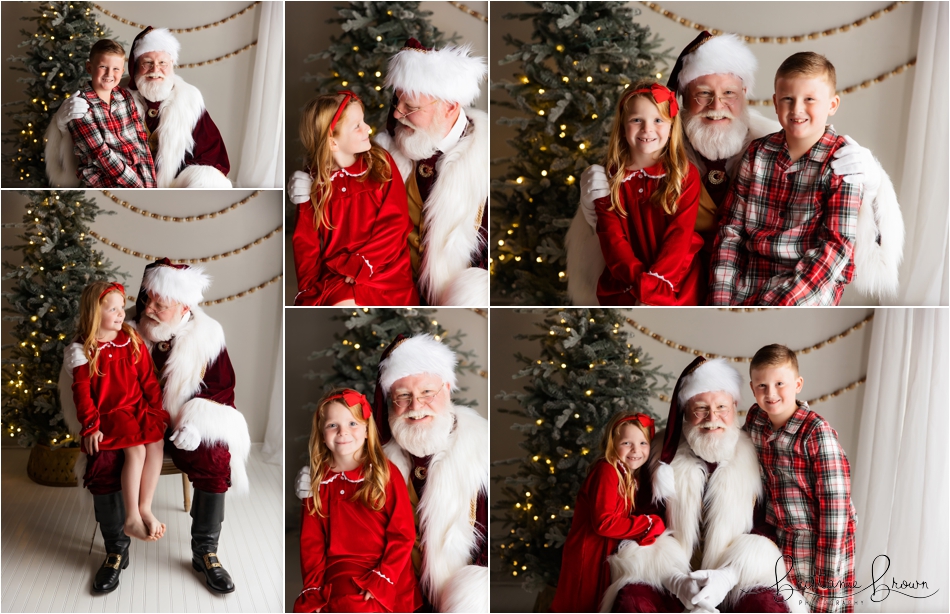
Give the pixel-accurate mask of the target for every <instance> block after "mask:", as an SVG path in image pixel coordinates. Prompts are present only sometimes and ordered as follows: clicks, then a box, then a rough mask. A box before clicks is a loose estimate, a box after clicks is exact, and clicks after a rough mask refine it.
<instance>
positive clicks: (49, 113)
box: [3, 2, 112, 188]
mask: <svg viewBox="0 0 950 614" xmlns="http://www.w3.org/2000/svg"><path fill="white" fill-rule="evenodd" d="M94 10H95V6H94V5H93V3H92V2H39V3H37V7H36V9H35V11H34V12H35V15H34V16H32V17H24V18H23V19H26V20H28V21H35V22H36V29H35V31H33V32H28V31H27V30H20V32H21V33H22V34H23V36H24V37H25V40H24V41H23V42H22V43H20V45H19V47H21V48H24V47H25V48H26V54H25V55H22V56H15V57H11V58H8V60H10V61H15V62H20V63H21V64H22V66H14V67H13V70H18V71H21V72H25V73H26V74H27V76H26V77H21V78H20V81H21V82H22V83H25V84H26V88H25V89H26V98H25V99H24V100H19V101H14V104H15V107H14V110H12V111H9V112H8V114H9V115H10V116H11V117H12V119H13V128H12V129H11V130H9V131H7V132H6V133H5V134H4V135H3V141H4V142H5V143H13V144H15V145H16V153H15V154H12V155H10V156H7V155H4V156H3V173H4V185H15V186H22V187H30V188H34V187H47V186H49V180H48V179H47V178H46V162H45V161H44V155H43V149H44V147H45V146H46V144H45V142H44V135H45V134H46V128H47V126H48V125H49V122H50V120H51V119H52V117H53V114H54V113H55V112H56V110H57V109H59V107H60V105H61V104H63V101H64V100H65V99H66V98H69V97H70V96H71V95H72V94H73V93H75V92H76V91H77V90H78V89H79V87H80V86H81V85H82V83H83V82H84V81H86V80H88V79H89V75H88V74H87V73H86V71H85V64H86V60H87V59H89V50H90V49H91V48H92V46H93V45H94V44H95V43H96V41H97V40H99V39H100V38H111V37H112V33H111V32H110V31H109V30H108V29H107V28H105V27H104V26H102V25H100V24H99V22H98V21H97V20H96V16H95V14H94V13H93V11H94Z"/></svg>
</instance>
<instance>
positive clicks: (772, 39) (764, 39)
mask: <svg viewBox="0 0 950 614" xmlns="http://www.w3.org/2000/svg"><path fill="white" fill-rule="evenodd" d="M640 4H642V5H643V6H645V7H647V8H649V9H650V10H652V11H655V12H657V13H659V14H660V15H663V16H664V17H666V18H667V19H669V20H671V21H675V22H676V23H678V24H680V25H683V26H686V27H687V28H692V29H694V30H697V31H699V32H702V31H703V30H706V31H707V32H709V33H710V34H712V35H713V36H717V35H719V34H723V33H724V32H723V30H717V29H716V28H710V27H709V26H704V25H703V24H701V23H695V22H693V21H690V20H689V19H686V18H685V17H680V16H679V15H677V14H675V13H673V12H672V11H668V10H666V9H664V8H663V7H662V6H660V5H659V4H656V3H655V2H640ZM902 4H907V3H906V2H894V3H891V4H889V5H887V6H885V7H884V8H882V9H879V10H877V11H874V12H873V13H871V14H870V15H868V16H867V17H862V18H861V19H858V20H855V21H852V22H851V23H846V24H844V25H842V26H838V27H837V28H829V29H828V30H822V31H821V32H812V33H811V34H799V35H797V36H744V35H742V34H739V36H741V37H742V40H744V41H745V42H746V43H749V44H753V43H778V44H779V45H784V44H785V43H800V42H802V41H806V40H815V39H816V38H824V37H826V36H833V35H835V34H839V33H842V32H848V31H850V30H851V29H853V28H860V27H861V26H863V25H864V24H866V23H867V22H869V21H873V20H875V19H877V18H878V17H880V16H881V15H884V14H886V13H890V12H891V11H893V10H894V9H896V8H897V7H898V6H900V5H902Z"/></svg>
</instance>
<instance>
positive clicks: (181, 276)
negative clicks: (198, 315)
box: [135, 258, 211, 313]
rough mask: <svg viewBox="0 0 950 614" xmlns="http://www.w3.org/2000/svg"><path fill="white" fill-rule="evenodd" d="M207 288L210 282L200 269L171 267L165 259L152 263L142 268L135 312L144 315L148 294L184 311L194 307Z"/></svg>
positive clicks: (184, 265) (181, 266)
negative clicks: (154, 295)
mask: <svg viewBox="0 0 950 614" xmlns="http://www.w3.org/2000/svg"><path fill="white" fill-rule="evenodd" d="M210 285H211V278H210V277H208V275H207V274H206V273H205V272H204V269H202V268H201V267H193V266H188V265H187V264H173V263H172V261H171V260H169V259H168V258H162V259H160V260H156V261H155V262H153V263H151V264H149V265H148V266H146V267H145V275H144V276H143V277H142V288H141V290H139V295H138V299H137V300H136V303H135V305H136V307H137V310H136V311H137V312H138V313H144V311H145V302H146V300H147V298H148V293H149V292H152V293H153V294H156V295H158V296H160V297H162V298H166V299H169V300H172V301H175V302H177V303H181V304H182V305H187V306H188V307H192V308H194V307H197V306H198V304H199V303H200V302H201V301H202V300H203V298H204V291H205V290H207V289H208V287H209V286H210ZM140 303H141V304H140Z"/></svg>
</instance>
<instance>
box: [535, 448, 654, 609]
mask: <svg viewBox="0 0 950 614" xmlns="http://www.w3.org/2000/svg"><path fill="white" fill-rule="evenodd" d="M621 467H623V466H622V465H621ZM624 470H625V469H624V468H621V471H624ZM619 486H620V476H618V475H617V472H616V470H614V468H613V466H611V464H610V463H608V462H607V461H606V460H604V459H600V460H598V461H597V462H596V463H594V466H593V467H592V468H591V472H590V474H589V475H588V476H587V479H586V480H585V481H584V484H583V486H581V489H580V492H578V493H577V503H576V504H575V505H574V519H573V521H572V522H571V530H570V532H569V533H568V534H567V541H566V542H565V543H564V551H563V553H562V555H561V575H560V577H559V579H558V583H557V593H556V594H555V595H554V601H553V602H552V603H551V611H552V612H599V611H600V600H601V599H602V598H603V596H604V593H605V592H606V591H607V587H608V586H610V569H609V567H608V565H607V557H608V556H610V555H611V554H613V553H615V552H616V551H617V546H618V545H619V543H620V540H623V539H632V540H635V541H637V542H638V543H639V544H640V545H642V546H646V545H649V544H652V543H653V542H654V541H656V537H657V536H658V535H660V534H661V533H662V532H663V530H664V528H665V527H664V526H663V521H662V519H661V518H660V517H659V516H653V515H647V514H640V515H634V514H632V513H631V509H630V506H629V505H628V504H626V503H625V502H624V499H623V496H622V495H621V494H620V491H619ZM639 494H640V493H639V489H638V495H639ZM637 501H638V502H639V501H640V496H638V497H637ZM644 511H646V510H644Z"/></svg>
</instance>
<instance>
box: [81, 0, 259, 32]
mask: <svg viewBox="0 0 950 614" xmlns="http://www.w3.org/2000/svg"><path fill="white" fill-rule="evenodd" d="M258 4H260V1H259V0H258V1H257V2H252V3H251V4H249V5H247V6H246V7H244V8H243V9H241V10H240V11H238V12H237V13H234V14H233V15H229V16H228V17H225V18H224V19H219V20H218V21H216V22H214V23H209V24H205V25H203V26H195V27H193V28H169V30H170V31H172V32H174V33H175V34H185V33H186V32H198V31H200V30H207V29H208V28H214V27H216V26H220V25H221V24H223V23H227V22H229V21H231V20H232V19H237V18H238V17H240V16H241V15H243V14H244V13H246V12H248V11H249V10H251V9H252V8H254V7H255V6H257V5H258ZM93 6H94V7H96V10H97V11H99V12H100V13H102V14H104V15H108V16H109V17H111V18H113V19H115V20H117V21H120V22H121V23H124V24H125V25H127V26H132V27H133V28H138V29H139V30H144V29H145V28H147V27H148V26H147V25H146V24H141V23H136V22H134V21H132V20H130V19H126V18H125V17H119V16H118V15H116V14H115V13H112V12H110V11H108V10H107V9H105V8H103V7H101V6H99V5H98V4H95V3H93Z"/></svg>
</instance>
